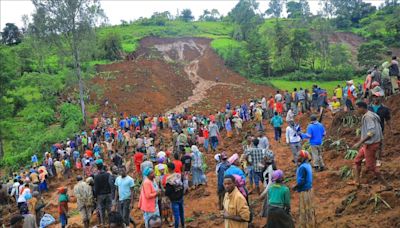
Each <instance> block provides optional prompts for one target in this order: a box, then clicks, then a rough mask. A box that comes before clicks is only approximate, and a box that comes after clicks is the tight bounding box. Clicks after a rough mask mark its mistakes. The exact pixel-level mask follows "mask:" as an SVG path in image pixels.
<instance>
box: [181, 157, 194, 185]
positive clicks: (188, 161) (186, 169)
mask: <svg viewBox="0 0 400 228" xmlns="http://www.w3.org/2000/svg"><path fill="white" fill-rule="evenodd" d="M181 161H182V164H183V170H182V171H183V187H184V189H185V192H186V191H187V190H188V189H189V175H190V171H191V169H192V156H191V155H190V151H187V152H185V155H183V156H182V158H181Z"/></svg>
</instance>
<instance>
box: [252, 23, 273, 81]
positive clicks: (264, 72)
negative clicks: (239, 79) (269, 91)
mask: <svg viewBox="0 0 400 228" xmlns="http://www.w3.org/2000/svg"><path fill="white" fill-rule="evenodd" d="M246 49H247V53H248V54H247V56H246V59H247V67H246V68H247V70H246V72H247V75H249V76H250V77H254V76H262V77H266V76H270V62H269V50H268V47H267V45H265V44H264V43H263V42H262V41H261V37H260V35H259V34H258V33H257V32H256V31H253V32H252V33H251V34H250V35H249V39H248V41H247V44H246Z"/></svg>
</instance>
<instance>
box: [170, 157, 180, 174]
mask: <svg viewBox="0 0 400 228" xmlns="http://www.w3.org/2000/svg"><path fill="white" fill-rule="evenodd" d="M172 163H173V164H174V166H175V173H179V174H181V173H182V167H183V163H182V161H181V160H179V154H178V153H174V160H173V161H172ZM167 166H168V165H167Z"/></svg>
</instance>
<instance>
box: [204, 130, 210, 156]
mask: <svg viewBox="0 0 400 228" xmlns="http://www.w3.org/2000/svg"><path fill="white" fill-rule="evenodd" d="M209 136H210V132H209V131H208V128H207V126H204V128H203V137H204V145H203V147H204V150H205V151H206V153H207V152H208V146H209V145H210V140H209Z"/></svg>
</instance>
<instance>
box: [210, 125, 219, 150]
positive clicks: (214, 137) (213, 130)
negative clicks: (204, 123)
mask: <svg viewBox="0 0 400 228" xmlns="http://www.w3.org/2000/svg"><path fill="white" fill-rule="evenodd" d="M208 130H209V133H210V143H211V150H212V151H213V152H215V150H216V149H217V147H218V137H219V129H218V126H217V125H216V124H215V121H211V123H210V125H208Z"/></svg>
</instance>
